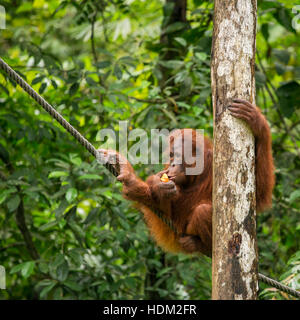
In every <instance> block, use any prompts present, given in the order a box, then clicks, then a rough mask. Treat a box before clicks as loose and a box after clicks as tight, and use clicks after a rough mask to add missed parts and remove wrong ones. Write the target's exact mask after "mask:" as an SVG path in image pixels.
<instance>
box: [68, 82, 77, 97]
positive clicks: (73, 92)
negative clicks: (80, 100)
mask: <svg viewBox="0 0 300 320" xmlns="http://www.w3.org/2000/svg"><path fill="white" fill-rule="evenodd" d="M78 88H79V83H78V82H75V83H73V84H72V85H71V87H70V89H69V95H70V96H73V95H74V94H75V93H76V92H77V91H78Z"/></svg>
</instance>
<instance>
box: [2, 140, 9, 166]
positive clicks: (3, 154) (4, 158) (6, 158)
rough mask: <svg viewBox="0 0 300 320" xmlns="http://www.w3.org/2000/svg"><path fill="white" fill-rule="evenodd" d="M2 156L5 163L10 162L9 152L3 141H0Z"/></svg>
mask: <svg viewBox="0 0 300 320" xmlns="http://www.w3.org/2000/svg"><path fill="white" fill-rule="evenodd" d="M0 156H1V159H2V160H3V161H4V162H5V163H8V162H9V153H8V151H7V149H6V148H5V147H4V146H3V145H2V144H1V143H0Z"/></svg>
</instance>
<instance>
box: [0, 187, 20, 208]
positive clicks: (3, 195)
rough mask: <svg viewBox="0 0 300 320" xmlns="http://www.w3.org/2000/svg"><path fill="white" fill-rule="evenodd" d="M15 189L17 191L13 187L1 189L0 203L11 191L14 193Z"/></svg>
mask: <svg viewBox="0 0 300 320" xmlns="http://www.w3.org/2000/svg"><path fill="white" fill-rule="evenodd" d="M16 191H17V189H16V188H15V187H13V188H9V189H6V190H3V191H2V192H1V193H0V204H1V203H3V202H4V201H5V200H6V198H7V196H9V195H10V194H11V193H14V192H16Z"/></svg>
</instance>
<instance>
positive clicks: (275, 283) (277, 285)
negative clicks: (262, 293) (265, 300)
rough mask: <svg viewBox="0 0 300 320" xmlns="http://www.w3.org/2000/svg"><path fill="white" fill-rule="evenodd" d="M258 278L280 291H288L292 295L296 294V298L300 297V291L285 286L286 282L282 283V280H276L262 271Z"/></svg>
mask: <svg viewBox="0 0 300 320" xmlns="http://www.w3.org/2000/svg"><path fill="white" fill-rule="evenodd" d="M258 279H259V280H260V281H262V282H264V283H266V284H268V285H270V286H272V287H274V288H276V289H278V290H280V291H283V292H286V293H288V294H290V295H291V296H294V297H296V298H300V292H299V291H297V290H294V289H292V288H290V287H288V286H285V285H284V284H281V283H280V282H278V281H275V280H273V279H271V278H269V277H267V276H265V275H263V274H261V273H259V274H258Z"/></svg>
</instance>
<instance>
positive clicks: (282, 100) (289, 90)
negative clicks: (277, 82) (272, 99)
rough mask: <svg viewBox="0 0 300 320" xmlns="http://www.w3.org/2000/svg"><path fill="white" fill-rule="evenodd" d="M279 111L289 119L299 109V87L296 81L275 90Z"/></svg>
mask: <svg viewBox="0 0 300 320" xmlns="http://www.w3.org/2000/svg"><path fill="white" fill-rule="evenodd" d="M276 93H277V96H278V99H279V108H280V111H281V112H282V113H283V114H284V115H285V116H286V117H290V116H291V115H292V114H293V112H294V111H295V110H296V108H299V107H300V85H299V84H298V83H297V82H296V81H290V82H288V83H285V84H283V85H282V86H280V87H279V88H278V89H277V90H276Z"/></svg>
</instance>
